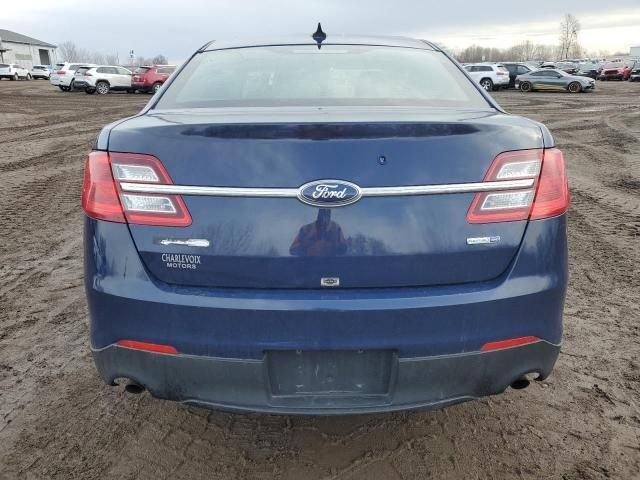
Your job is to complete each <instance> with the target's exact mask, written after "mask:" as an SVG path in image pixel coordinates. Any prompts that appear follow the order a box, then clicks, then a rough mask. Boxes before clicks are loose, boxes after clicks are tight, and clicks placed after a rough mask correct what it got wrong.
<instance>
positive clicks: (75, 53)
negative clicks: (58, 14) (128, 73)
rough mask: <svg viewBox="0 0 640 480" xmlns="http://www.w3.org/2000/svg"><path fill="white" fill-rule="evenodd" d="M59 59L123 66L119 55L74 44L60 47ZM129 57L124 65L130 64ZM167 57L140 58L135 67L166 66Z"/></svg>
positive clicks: (68, 42) (66, 43) (67, 43)
mask: <svg viewBox="0 0 640 480" xmlns="http://www.w3.org/2000/svg"><path fill="white" fill-rule="evenodd" d="M58 57H59V58H61V59H63V60H64V61H65V62H87V63H95V64H97V65H121V64H122V63H121V62H120V58H119V56H118V54H104V53H101V52H92V51H90V50H87V49H85V48H79V47H78V46H77V45H76V44H75V43H74V42H70V41H67V42H62V43H61V44H60V45H58ZM130 61H131V60H130V59H129V57H127V58H126V61H125V62H123V63H126V64H129V62H130ZM167 63H168V60H167V57H165V56H164V55H156V56H155V57H148V58H145V57H143V56H138V57H136V58H135V59H134V60H133V66H140V65H166V64H167Z"/></svg>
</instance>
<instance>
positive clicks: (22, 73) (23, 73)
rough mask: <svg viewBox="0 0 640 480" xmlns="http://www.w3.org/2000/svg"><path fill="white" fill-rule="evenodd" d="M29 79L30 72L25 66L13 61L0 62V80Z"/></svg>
mask: <svg viewBox="0 0 640 480" xmlns="http://www.w3.org/2000/svg"><path fill="white" fill-rule="evenodd" d="M3 78H8V79H9V80H20V79H23V80H31V73H29V70H27V69H26V68H23V67H21V66H20V65H17V64H15V63H0V80H2V79H3Z"/></svg>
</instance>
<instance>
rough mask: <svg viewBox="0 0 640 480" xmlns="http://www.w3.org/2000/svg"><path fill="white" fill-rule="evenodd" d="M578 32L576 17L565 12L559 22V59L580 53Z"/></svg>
mask: <svg viewBox="0 0 640 480" xmlns="http://www.w3.org/2000/svg"><path fill="white" fill-rule="evenodd" d="M579 33H580V22H579V21H578V19H577V18H576V17H574V16H573V15H571V14H570V13H567V14H566V15H565V16H564V17H563V18H562V22H560V37H559V41H560V46H559V50H558V51H559V57H560V58H559V60H563V59H565V58H569V57H570V56H579V55H580V44H579V42H578V34H579Z"/></svg>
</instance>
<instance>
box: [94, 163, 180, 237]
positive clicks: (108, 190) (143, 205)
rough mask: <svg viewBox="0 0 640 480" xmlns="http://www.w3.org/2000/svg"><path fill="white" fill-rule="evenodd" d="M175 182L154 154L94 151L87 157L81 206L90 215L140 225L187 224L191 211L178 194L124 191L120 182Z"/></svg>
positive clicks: (164, 183) (167, 183)
mask: <svg viewBox="0 0 640 480" xmlns="http://www.w3.org/2000/svg"><path fill="white" fill-rule="evenodd" d="M124 182H126V183H129V184H147V183H155V184H158V185H172V184H173V182H172V181H171V177H169V174H168V173H167V171H166V170H165V169H164V167H163V165H162V163H161V162H160V160H158V159H157V158H156V157H153V156H151V155H142V154H133V153H116V152H113V153H107V152H91V153H90V154H89V157H88V158H87V164H86V169H85V177H84V185H83V189H82V207H83V209H84V211H85V212H86V214H87V215H88V216H90V217H93V218H97V219H100V220H108V221H112V222H127V223H130V224H137V225H159V226H167V227H186V226H188V225H191V215H190V214H189V211H188V210H187V206H186V205H185V203H184V201H183V200H182V198H181V197H180V196H179V195H164V194H149V193H144V194H143V193H131V192H123V191H122V189H121V188H120V184H121V183H124Z"/></svg>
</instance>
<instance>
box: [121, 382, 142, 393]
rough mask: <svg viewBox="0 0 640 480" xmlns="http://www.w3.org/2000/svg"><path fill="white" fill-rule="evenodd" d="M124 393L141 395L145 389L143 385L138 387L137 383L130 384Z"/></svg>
mask: <svg viewBox="0 0 640 480" xmlns="http://www.w3.org/2000/svg"><path fill="white" fill-rule="evenodd" d="M124 391H125V392H127V393H131V394H132V395H140V394H141V393H142V392H144V387H143V386H142V385H138V384H137V383H134V382H129V383H127V385H126V386H125V387H124Z"/></svg>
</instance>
